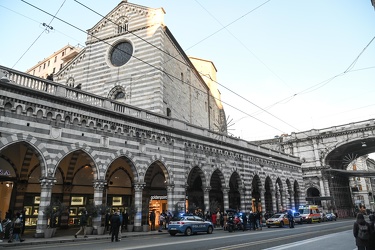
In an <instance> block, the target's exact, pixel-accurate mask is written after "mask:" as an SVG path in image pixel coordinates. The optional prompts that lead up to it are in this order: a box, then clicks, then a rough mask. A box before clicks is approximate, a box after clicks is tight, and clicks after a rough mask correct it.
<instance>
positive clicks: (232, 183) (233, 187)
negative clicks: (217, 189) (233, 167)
mask: <svg viewBox="0 0 375 250" xmlns="http://www.w3.org/2000/svg"><path fill="white" fill-rule="evenodd" d="M243 188H244V187H243V184H242V180H241V177H240V175H239V173H238V172H237V171H233V172H232V174H231V176H230V178H229V192H228V200H229V207H230V208H241V192H243V191H244V190H243Z"/></svg>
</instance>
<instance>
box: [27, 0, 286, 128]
mask: <svg viewBox="0 0 375 250" xmlns="http://www.w3.org/2000/svg"><path fill="white" fill-rule="evenodd" d="M21 1H22V2H24V3H26V4H28V5H30V6H31V7H33V8H35V9H37V10H39V11H41V12H43V13H45V14H47V15H50V16H53V15H52V14H50V13H49V12H47V11H45V10H43V9H41V8H39V7H37V6H35V5H33V4H31V3H29V2H27V1H25V0H21ZM54 18H55V19H57V20H59V21H61V22H63V23H65V24H67V25H69V26H71V27H73V28H75V29H77V30H79V31H81V32H84V33H85V34H88V35H90V36H92V37H94V38H95V39H98V41H101V42H103V43H105V44H107V45H109V46H110V47H112V48H114V46H113V45H112V44H110V43H108V42H106V41H104V40H103V39H100V38H99V37H96V36H94V35H93V34H89V33H88V32H86V31H84V30H82V29H81V28H78V27H77V26H75V25H73V24H71V23H69V22H67V21H65V20H63V19H61V18H58V17H56V16H54ZM116 49H118V48H116ZM119 50H120V51H121V52H123V53H126V54H128V55H130V54H129V53H128V52H126V51H124V50H122V49H119ZM130 56H131V57H133V58H135V59H137V60H139V61H140V62H142V63H144V64H146V65H148V66H150V67H153V68H154V69H156V70H158V71H160V72H163V73H164V74H166V75H168V76H169V77H171V78H174V79H177V80H179V81H180V79H179V78H178V77H176V76H173V75H171V74H169V73H168V72H166V71H164V70H161V69H159V68H157V67H156V66H154V65H152V64H150V63H148V62H146V61H144V60H142V59H140V58H138V57H136V56H134V55H130ZM184 83H185V84H187V85H189V86H191V87H192V88H194V89H195V90H197V91H200V92H203V91H202V90H200V89H198V88H196V87H194V86H193V85H191V84H189V83H187V82H184ZM213 98H214V99H217V100H219V99H218V98H215V97H213ZM220 101H221V100H220ZM222 103H224V104H226V105H228V106H229V107H232V108H233V109H235V110H237V111H239V112H241V113H243V114H245V115H248V116H250V117H252V118H253V119H255V120H257V121H259V122H261V123H263V124H265V125H267V126H269V127H271V128H273V129H275V130H278V131H280V132H282V133H283V131H282V130H280V129H278V128H276V127H274V126H272V125H270V124H268V123H266V122H264V121H262V120H260V119H258V118H256V117H253V116H251V115H250V114H248V113H246V112H245V111H243V110H240V109H238V108H236V107H234V106H233V105H231V104H229V103H226V102H223V101H222Z"/></svg>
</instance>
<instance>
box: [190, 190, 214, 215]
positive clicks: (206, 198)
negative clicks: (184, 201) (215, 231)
mask: <svg viewBox="0 0 375 250" xmlns="http://www.w3.org/2000/svg"><path fill="white" fill-rule="evenodd" d="M210 190H211V187H210V186H207V187H205V188H204V189H203V196H204V197H203V198H204V206H205V208H206V211H210ZM189 205H190V204H189Z"/></svg>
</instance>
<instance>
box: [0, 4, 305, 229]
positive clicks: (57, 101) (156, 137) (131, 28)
mask: <svg viewBox="0 0 375 250" xmlns="http://www.w3.org/2000/svg"><path fill="white" fill-rule="evenodd" d="M163 14H164V10H163V9H150V8H147V7H143V6H139V5H135V4H131V3H128V2H127V1H122V2H121V3H120V4H119V5H118V6H116V7H115V8H114V9H113V10H112V11H111V12H110V13H109V14H108V15H107V16H106V17H105V18H103V19H102V20H100V21H99V22H98V23H97V24H96V25H95V26H94V27H93V28H92V29H90V30H89V34H88V40H87V46H86V48H84V49H83V50H82V51H81V52H80V53H79V54H78V55H77V56H76V58H74V59H72V60H71V61H70V63H69V64H68V65H66V66H65V67H63V69H62V70H61V71H60V72H59V73H58V74H57V75H56V76H55V78H54V79H55V82H52V81H49V80H46V79H41V78H38V77H35V76H32V75H28V74H25V73H22V72H18V71H16V70H13V69H9V68H6V67H3V66H0V79H1V80H0V89H1V92H2V93H4V94H2V95H0V97H1V99H0V111H1V114H2V115H1V116H0V134H1V137H0V153H1V154H0V155H1V156H0V163H1V167H0V168H1V169H0V180H1V183H2V184H0V194H1V197H5V198H4V199H5V202H4V203H2V204H3V205H0V211H2V217H4V214H5V211H7V210H8V209H9V210H12V211H20V210H25V211H26V222H27V224H26V225H27V226H30V227H35V230H36V235H37V236H40V235H43V234H44V231H45V229H46V225H47V222H48V220H49V219H50V218H48V216H47V214H46V213H45V211H46V210H45V208H47V207H48V206H49V205H50V204H51V203H55V202H58V201H59V202H61V203H62V204H64V205H65V207H66V209H65V211H64V216H61V217H60V218H59V221H58V224H59V225H60V227H69V226H76V225H78V223H79V215H80V213H81V212H82V210H83V209H87V208H88V207H90V205H95V206H100V205H105V206H108V207H110V209H111V210H115V209H116V210H121V211H123V212H125V211H126V212H128V213H129V218H130V221H129V224H131V225H134V230H142V225H148V220H147V218H148V212H149V211H151V210H154V211H155V212H156V214H157V216H158V215H159V214H160V213H161V212H163V211H168V210H169V211H171V212H173V211H179V212H180V211H187V210H188V211H190V212H194V211H197V210H202V211H203V212H205V211H211V212H216V211H217V210H220V211H225V210H226V209H229V208H234V209H239V210H241V211H247V212H248V211H249V210H252V211H260V212H262V213H265V212H277V211H281V210H285V209H289V208H297V207H298V206H299V205H300V204H303V203H304V198H305V197H304V192H303V190H304V185H303V179H302V170H301V162H300V160H299V158H297V157H294V156H292V155H290V154H285V153H281V152H279V151H275V150H272V149H268V148H265V147H261V146H258V145H255V144H252V143H250V142H247V141H244V140H241V139H239V138H234V137H230V136H228V135H227V134H226V128H225V113H224V110H223V108H222V105H221V103H220V92H219V91H218V89H217V86H215V81H213V79H215V73H216V68H215V66H214V64H213V63H212V62H210V61H206V60H203V59H199V58H192V59H189V58H188V57H187V56H186V55H185V54H184V52H183V51H182V49H181V48H180V47H179V45H178V43H177V41H176V40H175V39H174V38H173V36H172V34H171V32H170V31H169V30H168V28H167V27H166V26H164V24H163V23H162V21H161V20H162V16H163ZM160 50H162V51H160ZM198 69H199V71H198ZM202 71H204V72H205V73H210V76H211V77H210V78H211V81H209V80H207V79H203V77H202ZM7 204H9V206H7ZM55 204H56V203H55ZM92 224H93V225H96V226H100V225H101V224H102V221H101V218H100V216H97V217H94V218H93V223H92Z"/></svg>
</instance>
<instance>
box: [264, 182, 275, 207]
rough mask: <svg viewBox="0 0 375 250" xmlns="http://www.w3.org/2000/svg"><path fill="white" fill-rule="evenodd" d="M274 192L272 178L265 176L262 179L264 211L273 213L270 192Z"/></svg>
mask: <svg viewBox="0 0 375 250" xmlns="http://www.w3.org/2000/svg"><path fill="white" fill-rule="evenodd" d="M273 193H274V187H273V183H272V179H271V177H270V176H267V177H266V179H265V181H264V203H265V204H264V205H265V209H266V211H265V212H266V213H273V212H274V208H273V199H272V194H273Z"/></svg>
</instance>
